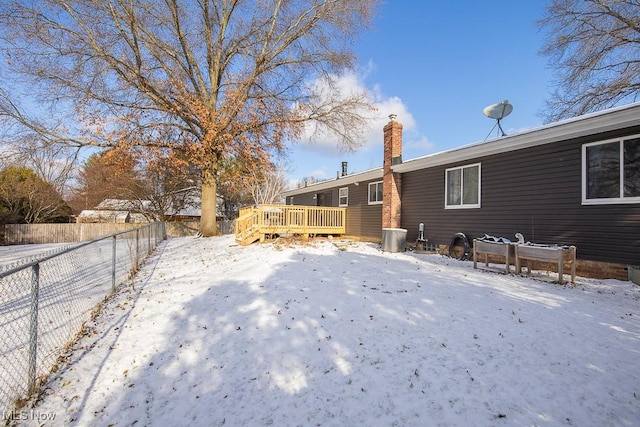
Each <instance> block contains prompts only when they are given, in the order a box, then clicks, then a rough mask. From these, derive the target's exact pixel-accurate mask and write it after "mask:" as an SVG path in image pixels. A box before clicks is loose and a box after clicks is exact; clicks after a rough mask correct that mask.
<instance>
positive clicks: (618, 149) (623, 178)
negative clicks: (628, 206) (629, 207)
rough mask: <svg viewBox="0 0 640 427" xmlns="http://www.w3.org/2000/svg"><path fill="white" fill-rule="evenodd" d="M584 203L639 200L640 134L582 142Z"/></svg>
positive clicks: (632, 201)
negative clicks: (609, 139)
mask: <svg viewBox="0 0 640 427" xmlns="http://www.w3.org/2000/svg"><path fill="white" fill-rule="evenodd" d="M582 203H583V204H607V203H640V135H636V136H634V137H630V138H627V139H616V140H611V141H605V142H596V143H592V144H585V145H583V146H582Z"/></svg>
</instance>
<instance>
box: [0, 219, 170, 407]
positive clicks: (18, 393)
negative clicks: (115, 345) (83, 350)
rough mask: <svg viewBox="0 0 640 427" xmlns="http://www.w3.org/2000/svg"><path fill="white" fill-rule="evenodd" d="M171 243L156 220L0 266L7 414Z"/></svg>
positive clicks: (1, 387) (0, 382) (1, 368)
mask: <svg viewBox="0 0 640 427" xmlns="http://www.w3.org/2000/svg"><path fill="white" fill-rule="evenodd" d="M164 239H166V228H165V224H164V223H153V224H149V225H146V226H143V227H140V228H136V229H134V230H129V231H123V232H119V233H115V234H111V235H108V236H104V237H101V238H99V239H95V240H92V241H90V242H86V243H80V244H77V245H73V246H68V247H64V248H62V249H56V250H54V251H50V252H47V253H44V254H40V255H39V256H38V257H37V258H31V259H23V260H20V261H18V262H15V263H13V264H11V265H8V266H0V411H2V413H3V414H6V413H10V412H11V411H12V410H14V409H15V406H16V404H17V403H19V402H20V400H22V399H25V398H27V397H28V396H29V395H31V394H32V393H33V392H34V391H36V390H37V389H38V387H39V385H40V384H41V382H42V381H44V380H45V379H46V378H47V377H48V375H49V374H50V373H51V372H52V371H53V370H55V369H56V368H57V367H56V364H57V363H58V362H59V358H60V357H61V356H62V355H63V351H64V349H65V347H66V346H67V345H69V344H70V343H72V342H73V341H74V339H75V337H76V336H77V335H78V333H79V332H81V330H82V327H83V325H84V324H85V322H87V321H89V320H91V317H92V315H93V312H94V310H95V309H96V308H97V307H98V305H99V304H100V303H102V302H103V301H104V300H105V299H106V298H107V297H108V296H109V295H111V294H112V293H113V292H114V291H115V290H116V287H117V286H118V285H120V284H122V283H124V282H126V281H127V280H132V279H133V275H134V274H135V272H136V271H137V269H138V266H139V265H140V262H141V261H142V260H144V258H145V257H146V256H147V255H149V254H150V253H151V252H152V251H153V249H155V247H156V246H157V245H158V244H159V243H160V242H161V241H162V240H164Z"/></svg>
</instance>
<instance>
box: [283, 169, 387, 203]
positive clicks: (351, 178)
mask: <svg viewBox="0 0 640 427" xmlns="http://www.w3.org/2000/svg"><path fill="white" fill-rule="evenodd" d="M373 179H382V167H379V168H377V169H369V170H366V171H363V172H356V173H352V174H349V175H345V176H341V177H338V178H335V179H330V180H327V181H322V182H317V183H315V184H311V185H307V186H306V187H300V188H294V189H293V190H287V191H284V192H282V196H284V197H289V196H295V195H297V194H306V193H310V192H314V191H320V190H326V189H328V188H335V187H339V186H346V185H349V184H355V183H356V182H362V181H370V180H373Z"/></svg>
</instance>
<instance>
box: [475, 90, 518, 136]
mask: <svg viewBox="0 0 640 427" xmlns="http://www.w3.org/2000/svg"><path fill="white" fill-rule="evenodd" d="M512 111H513V105H511V104H509V101H507V100H506V99H505V100H504V101H502V102H499V103H497V104H491V105H489V106H487V107H485V108H484V110H482V113H483V114H484V115H485V116H487V117H489V118H490V119H494V120H496V124H495V126H493V128H492V129H491V131H490V132H489V135H490V134H491V132H493V129H495V127H496V126H498V129H500V132H502V136H505V135H506V134H505V133H504V130H503V129H502V126H500V120H502V119H504V118H505V117H507V116H508V115H509V114H511V112H512ZM489 135H487V138H488V137H489ZM487 138H485V140H486V139H487Z"/></svg>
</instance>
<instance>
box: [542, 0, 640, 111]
mask: <svg viewBox="0 0 640 427" xmlns="http://www.w3.org/2000/svg"><path fill="white" fill-rule="evenodd" d="M538 25H539V27H541V28H543V29H545V30H546V31H547V40H546V42H545V46H544V48H543V49H542V50H541V53H542V54H543V55H546V56H548V57H549V58H550V64H551V66H552V67H553V69H554V71H555V73H556V79H557V89H556V90H555V92H554V93H553V94H552V97H551V99H550V100H549V101H547V110H546V111H545V113H544V115H545V117H546V119H547V120H548V121H554V120H559V119H563V118H569V117H573V116H577V115H581V114H585V113H588V112H592V111H597V110H600V109H603V108H607V107H611V106H614V105H617V104H620V103H624V102H633V101H635V100H636V99H638V96H639V95H640V2H638V1H637V0H553V1H552V3H551V5H550V6H549V7H548V9H547V12H546V16H545V17H544V18H543V19H541V20H539V21H538Z"/></svg>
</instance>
